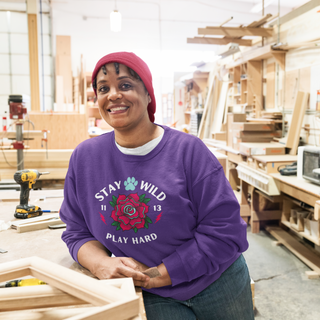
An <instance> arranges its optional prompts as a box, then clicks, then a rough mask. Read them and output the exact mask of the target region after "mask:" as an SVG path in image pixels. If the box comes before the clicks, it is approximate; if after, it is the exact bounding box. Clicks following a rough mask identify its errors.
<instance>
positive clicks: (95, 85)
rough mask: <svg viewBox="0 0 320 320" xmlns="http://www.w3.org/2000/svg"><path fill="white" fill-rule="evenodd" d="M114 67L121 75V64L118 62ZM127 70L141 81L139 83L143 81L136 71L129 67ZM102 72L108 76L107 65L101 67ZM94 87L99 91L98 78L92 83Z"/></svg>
mask: <svg viewBox="0 0 320 320" xmlns="http://www.w3.org/2000/svg"><path fill="white" fill-rule="evenodd" d="M113 65H114V67H115V69H116V74H119V63H118V62H114V63H113ZM127 68H128V70H129V72H130V74H131V75H132V76H133V77H134V78H135V79H137V80H139V81H142V80H141V78H140V77H139V75H138V74H137V73H136V72H135V71H134V70H132V69H131V68H129V67H127ZM101 70H102V72H103V73H104V74H105V75H106V74H107V69H106V66H105V65H104V66H102V67H101ZM142 83H143V81H142ZM143 85H144V83H143ZM92 87H93V89H94V90H97V77H95V78H94V80H93V81H92ZM144 87H145V85H144ZM145 89H146V91H147V88H146V87H145Z"/></svg>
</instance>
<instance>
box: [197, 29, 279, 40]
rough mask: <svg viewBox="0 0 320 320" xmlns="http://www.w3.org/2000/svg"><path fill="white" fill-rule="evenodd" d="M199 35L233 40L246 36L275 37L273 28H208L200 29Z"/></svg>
mask: <svg viewBox="0 0 320 320" xmlns="http://www.w3.org/2000/svg"><path fill="white" fill-rule="evenodd" d="M198 34H202V35H220V36H227V37H231V38H232V37H244V36H260V37H271V36H272V35H273V28H247V27H242V28H240V27H206V28H198Z"/></svg>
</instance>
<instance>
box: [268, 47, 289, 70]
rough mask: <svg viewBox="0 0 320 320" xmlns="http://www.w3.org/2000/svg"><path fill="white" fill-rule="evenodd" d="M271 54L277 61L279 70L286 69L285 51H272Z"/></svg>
mask: <svg viewBox="0 0 320 320" xmlns="http://www.w3.org/2000/svg"><path fill="white" fill-rule="evenodd" d="M271 54H272V56H273V57H274V58H275V60H276V61H277V62H278V63H279V66H280V68H281V70H283V71H284V70H285V69H286V53H285V52H277V51H272V53H271Z"/></svg>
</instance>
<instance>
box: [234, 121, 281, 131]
mask: <svg viewBox="0 0 320 320" xmlns="http://www.w3.org/2000/svg"><path fill="white" fill-rule="evenodd" d="M232 129H233V130H242V131H274V130H275V127H274V124H268V123H256V122H242V123H241V122H238V123H233V124H232Z"/></svg>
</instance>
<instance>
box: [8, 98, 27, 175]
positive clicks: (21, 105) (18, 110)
mask: <svg viewBox="0 0 320 320" xmlns="http://www.w3.org/2000/svg"><path fill="white" fill-rule="evenodd" d="M26 102H27V101H26V98H25V97H24V96H21V95H10V96H9V99H8V103H9V111H10V119H13V120H16V142H14V143H13V144H12V145H13V148H14V149H17V164H18V165H17V167H18V170H22V169H23V168H24V161H23V149H24V144H23V119H24V115H25V114H26V113H27V108H26V107H25V103H26Z"/></svg>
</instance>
